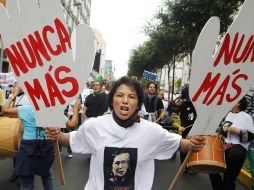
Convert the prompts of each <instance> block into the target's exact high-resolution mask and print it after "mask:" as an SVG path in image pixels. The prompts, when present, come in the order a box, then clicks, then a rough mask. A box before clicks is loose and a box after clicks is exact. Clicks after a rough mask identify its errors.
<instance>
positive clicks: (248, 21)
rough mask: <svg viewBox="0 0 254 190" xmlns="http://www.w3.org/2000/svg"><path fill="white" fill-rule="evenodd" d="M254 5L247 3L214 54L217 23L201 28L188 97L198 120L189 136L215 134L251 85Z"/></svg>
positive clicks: (253, 73)
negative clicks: (224, 118)
mask: <svg viewBox="0 0 254 190" xmlns="http://www.w3.org/2000/svg"><path fill="white" fill-rule="evenodd" d="M253 9H254V1H253V0H246V1H245V3H244V5H243V7H242V8H241V11H240V13H239V15H238V17H237V18H236V19H235V21H234V22H233V23H232V25H231V26H230V28H229V30H228V31H227V33H226V34H225V36H224V39H223V41H222V42H221V43H220V47H219V48H218V50H217V51H216V52H215V54H214V51H215V47H216V43H217V41H218V37H219V31H220V21H219V19H218V18H216V17H213V18H211V19H210V20H209V21H208V22H207V23H206V25H205V26H204V28H203V30H202V32H201V34H200V36H199V38H198V41H197V43H196V46H195V49H194V52H193V59H192V60H193V61H192V71H191V79H190V97H191V100H192V102H193V104H194V106H195V108H196V110H197V113H198V116H197V119H196V121H195V123H194V126H193V128H192V130H191V132H190V135H195V134H203V135H210V134H214V133H215V130H216V128H217V127H218V126H219V123H220V122H221V120H222V119H223V117H224V116H225V115H226V114H227V112H228V111H229V110H230V109H231V108H232V107H233V106H234V105H235V104H236V103H237V102H238V101H239V100H240V99H241V98H242V97H243V96H244V95H245V94H246V93H247V92H248V90H249V89H250V88H251V86H253V84H254V24H253V18H254V12H253Z"/></svg>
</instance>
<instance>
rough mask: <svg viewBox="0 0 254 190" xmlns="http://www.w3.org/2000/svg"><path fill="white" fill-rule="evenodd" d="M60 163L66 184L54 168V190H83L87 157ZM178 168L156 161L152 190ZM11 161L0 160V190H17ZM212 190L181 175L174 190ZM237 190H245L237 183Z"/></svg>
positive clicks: (201, 178)
mask: <svg viewBox="0 0 254 190" xmlns="http://www.w3.org/2000/svg"><path fill="white" fill-rule="evenodd" d="M62 161H63V166H64V172H65V180H66V184H65V185H64V186H61V185H59V180H58V178H57V173H56V170H55V167H53V170H54V178H55V186H56V190H60V189H61V190H83V189H84V186H85V183H86V181H87V179H88V171H89V163H90V162H89V160H88V156H87V155H80V154H76V155H74V157H73V158H67V157H66V156H65V152H63V153H62ZM178 168H179V158H178V157H177V158H176V159H175V160H165V161H156V170H155V178H154V184H153V188H152V190H167V188H168V186H169V184H170V182H171V181H172V179H173V177H174V175H175V174H176V172H177V169H178ZM11 170H12V159H10V158H5V159H0V190H18V189H19V187H18V183H17V182H15V183H10V182H9V181H8V178H9V177H10V175H11ZM35 181H36V182H35V183H36V190H43V188H42V185H41V181H40V179H39V178H36V180H35ZM183 189H184V190H204V189H205V190H212V188H211V185H210V182H209V178H208V175H206V174H195V175H192V176H186V175H183V176H182V178H181V180H180V182H179V183H178V184H177V187H176V190H183ZM236 189H237V190H246V189H247V188H244V187H243V186H242V185H241V184H239V183H237V187H236Z"/></svg>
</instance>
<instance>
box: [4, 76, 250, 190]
mask: <svg viewBox="0 0 254 190" xmlns="http://www.w3.org/2000/svg"><path fill="white" fill-rule="evenodd" d="M251 92H252V91H251ZM143 93H144V96H143ZM165 94H166V93H165V92H164V91H163V90H161V89H159V88H158V86H157V83H156V82H149V83H148V84H146V85H142V84H141V83H140V82H139V81H136V80H132V79H130V78H127V77H123V78H121V79H120V80H118V81H116V82H114V83H112V82H111V83H108V82H106V81H92V82H87V83H86V85H85V87H84V90H83V92H82V93H81V94H80V95H79V96H78V97H77V99H76V100H74V101H73V102H71V103H70V104H69V105H68V106H67V107H66V109H65V111H64V113H63V119H65V122H66V128H65V129H63V130H62V131H61V132H60V131H59V132H58V131H57V130H58V129H54V130H55V131H57V135H53V134H54V133H53V132H52V130H53V129H48V133H47V134H46V133H45V127H46V126H37V125H36V121H35V110H34V108H33V107H32V106H31V104H30V102H29V100H28V98H27V97H26V95H25V94H24V93H23V91H22V89H21V88H20V87H19V85H18V84H14V86H13V90H12V93H10V94H9V97H8V98H7V99H6V101H5V102H3V103H2V107H1V114H2V115H4V116H7V117H16V118H19V119H21V120H22V121H23V123H24V134H23V140H22V141H21V146H20V150H19V151H18V153H17V160H16V159H14V172H13V175H12V176H11V178H10V181H11V182H13V181H15V180H17V179H18V177H19V181H20V187H21V189H26V188H30V189H36V188H35V187H34V175H39V176H41V178H42V181H43V185H44V189H45V190H51V189H54V187H53V178H52V172H51V165H52V163H53V160H54V154H53V149H52V141H49V140H48V138H49V139H50V140H56V139H59V136H60V139H61V144H62V145H64V146H65V147H67V156H68V157H69V158H72V156H73V155H72V151H75V152H79V153H87V154H91V155H92V156H91V162H93V161H92V160H94V159H101V158H99V157H100V156H101V154H99V157H98V155H94V151H96V152H97V151H99V150H98V149H97V147H95V144H93V142H94V143H95V140H96V138H97V137H95V136H94V135H95V134H96V133H98V134H96V135H99V136H100V135H102V136H103V135H105V137H104V138H107V137H108V138H111V139H114V138H115V136H112V134H108V131H107V130H106V129H105V131H104V129H103V128H104V126H101V128H102V129H103V130H101V131H102V132H103V131H104V134H102V132H101V131H100V130H99V129H98V130H97V127H95V125H96V124H97V125H98V126H100V125H103V123H105V122H106V123H107V124H109V123H111V122H112V121H111V120H112V119H113V121H114V122H116V124H117V125H118V126H120V127H123V128H126V129H127V128H130V127H132V128H135V127H134V126H136V125H140V130H141V129H142V130H143V128H144V130H146V129H145V127H144V126H147V128H149V129H150V128H151V129H150V130H151V131H153V132H154V133H155V134H157V133H158V137H159V136H160V135H162V134H163V135H162V136H160V138H161V139H162V137H167V138H169V137H170V138H172V139H173V140H169V141H167V142H162V141H161V142H160V141H159V139H156V140H157V142H158V146H155V147H157V149H158V150H160V152H157V150H156V151H155V149H153V148H150V149H152V150H154V151H155V152H156V153H157V154H158V155H153V157H152V158H161V159H169V158H170V156H173V154H174V153H175V152H176V150H177V149H178V147H179V146H180V149H181V152H180V161H179V163H182V162H183V160H184V158H185V156H186V153H187V150H188V148H187V145H189V143H191V141H189V138H190V137H189V136H188V133H189V131H190V130H191V128H192V125H193V124H194V122H195V119H196V117H197V113H196V111H195V108H194V106H193V104H192V102H191V100H190V98H189V89H188V86H185V87H183V88H182V90H181V93H180V94H179V95H178V97H176V96H174V97H173V96H172V97H169V95H168V96H167V97H168V98H167V99H165V96H164V95H165ZM125 96H126V97H125ZM246 96H247V97H246V99H247V100H248V101H249V102H250V103H252V102H253V99H254V98H253V94H252V95H251V94H250V93H249V94H247V95H246ZM246 99H245V98H243V99H242V100H241V101H240V102H239V103H237V104H236V105H235V106H234V107H233V108H232V110H231V111H230V112H229V113H228V115H227V116H226V117H225V119H224V120H223V122H225V121H230V122H232V126H231V127H230V128H227V129H224V131H223V130H221V131H220V132H218V131H217V133H221V134H223V135H224V138H225V144H226V146H227V145H232V146H228V147H229V148H226V150H225V155H226V164H227V170H226V172H225V173H224V176H221V175H220V174H214V175H209V176H210V179H211V185H212V187H213V189H217V190H218V189H219V188H221V189H224V190H229V189H230V190H234V189H235V181H236V177H237V176H238V174H239V172H240V169H241V168H242V165H243V163H244V161H245V158H246V156H247V155H248V157H249V160H250V171H251V174H252V175H254V161H253V160H254V140H253V139H254V135H253V133H254V125H253V120H252V118H253V104H251V105H250V106H248V101H247V100H246ZM247 112H248V113H247ZM129 113H131V114H129ZM111 116H112V118H111ZM173 117H174V118H177V119H178V120H179V123H180V127H179V128H178V130H177V132H179V134H181V135H182V138H179V136H175V135H176V134H172V133H171V132H170V130H168V129H169V128H167V127H170V126H171V127H172V126H173ZM93 118H98V121H97V120H94V119H93ZM140 118H142V119H144V120H142V119H140ZM236 118H239V120H238V119H236ZM145 120H148V121H145ZM147 122H150V123H153V124H148V123H147ZM85 125H86V126H87V127H86V128H87V129H86V128H84V127H83V126H85ZM160 125H161V127H160V128H161V129H159V131H157V129H156V128H158V126H160ZM141 126H142V127H141ZM149 126H150V127H149ZM108 127H110V125H109V126H108ZM92 128H94V129H92ZM132 128H131V129H132ZM163 128H164V129H167V130H165V131H164V129H163ZM90 130H91V131H90ZM93 130H95V131H93ZM160 130H163V131H160ZM99 131H100V132H99ZM134 131H135V130H134ZM135 133H137V131H136V132H135ZM135 133H134V132H133V134H132V135H133V136H137V135H138V134H135ZM146 133H148V134H149V132H147V131H146ZM67 134H70V135H67ZM83 134H86V135H87V136H86V142H84V141H83V140H82V135H83ZM90 134H91V135H90ZM159 134H160V135H159ZM47 135H48V136H47ZM153 135H154V134H153ZM170 135H172V136H170ZM142 139H145V138H142ZM233 139H234V140H233ZM125 140H126V141H127V142H128V143H130V142H131V143H133V141H131V140H130V139H125ZM125 140H123V141H125ZM149 140H150V139H149V138H148V139H147V142H148V141H149ZM193 141H194V143H193V144H191V145H192V146H190V147H191V148H192V149H193V150H195V151H198V150H200V149H201V147H202V146H203V141H204V139H202V138H201V137H199V136H198V137H195V138H193ZM45 142H46V143H45ZM107 142H108V141H107ZM110 142H111V141H110ZM114 143H116V144H114ZM160 143H166V144H168V145H170V146H172V147H174V148H172V147H171V148H168V149H167V148H166V149H162V148H161V147H159V146H160ZM110 145H111V146H113V147H117V146H119V147H121V146H122V145H121V143H120V144H119V145H118V144H117V141H112V144H110ZM131 146H134V145H133V144H131ZM136 146H139V145H136ZM38 147H39V148H38ZM106 148H108V147H106ZM106 148H105V151H106ZM139 148H140V147H139ZM27 150H32V151H30V152H33V154H34V158H33V160H25V161H24V157H25V156H26V155H25V154H26V153H25V152H27ZM38 150H44V153H43V156H42V157H43V158H45V159H48V160H51V161H52V162H48V163H45V165H42V164H41V167H43V169H44V170H40V171H32V169H31V167H30V166H31V163H33V164H36V163H43V160H37V159H38V156H37V155H38V154H40V156H41V154H42V152H38ZM107 151H108V152H109V153H110V154H113V155H114V157H113V158H110V157H109V158H107V159H108V160H107V161H109V160H111V162H112V163H113V164H111V166H114V165H115V166H114V167H115V168H118V167H119V166H118V165H119V164H118V163H125V164H126V165H125V166H124V167H125V169H123V172H122V173H124V174H125V173H127V171H128V172H130V171H129V170H130V168H131V167H132V168H131V169H132V170H133V167H134V169H135V167H136V164H137V163H136V162H137V160H135V159H137V158H136V156H137V155H136V154H137V150H136V149H126V148H125V149H123V148H114V149H111V148H108V149H107ZM28 152H29V151H28ZM153 153H154V152H153ZM165 153H167V156H166V154H165ZM62 154H63V153H62ZM105 154H106V153H105ZM151 154H152V152H151ZM231 157H234V158H236V159H231ZM40 158H41V157H40ZM104 159H106V158H104ZM152 160H153V159H151V160H150V161H151V162H152ZM104 161H105V160H104ZM123 165H124V164H123ZM111 166H110V165H109V166H108V167H111ZM236 166H237V167H236ZM94 167H95V166H94V165H93V164H92V163H91V169H90V170H93V168H94ZM103 167H105V166H103ZM109 171H110V169H109ZM112 171H113V173H110V172H109V173H107V172H108V171H104V172H105V173H104V175H105V176H107V175H108V179H101V180H102V181H103V180H104V181H105V184H104V185H105V189H110V188H112V187H113V186H114V184H118V186H119V184H120V186H121V185H122V186H123V187H125V186H128V187H129V188H130V189H133V188H134V186H135V184H134V181H133V175H135V171H131V172H132V173H129V174H128V177H127V175H122V176H121V174H120V173H117V169H115V172H114V169H113V170H112ZM133 172H134V173H133ZM142 172H144V171H142ZM185 173H186V174H187V175H193V172H191V171H189V170H188V169H187V168H186V169H185ZM127 178H128V180H130V182H128V184H127V185H126V183H125V182H124V183H122V182H120V181H118V180H126V179H127ZM129 178H131V179H129ZM106 181H107V183H106ZM115 181H116V182H115ZM112 182H115V183H112ZM93 183H95V181H94V179H93V178H91V179H89V183H88V185H87V186H90V185H91V184H93ZM139 183H142V180H141V181H139ZM97 185H98V184H97ZM101 185H102V184H101ZM143 185H144V187H148V186H149V184H146V185H145V184H143ZM106 186H107V187H106ZM252 189H254V184H252Z"/></svg>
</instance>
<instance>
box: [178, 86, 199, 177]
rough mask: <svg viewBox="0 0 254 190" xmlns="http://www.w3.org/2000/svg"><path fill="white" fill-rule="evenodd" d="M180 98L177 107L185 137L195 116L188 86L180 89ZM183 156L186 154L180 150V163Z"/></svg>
mask: <svg viewBox="0 0 254 190" xmlns="http://www.w3.org/2000/svg"><path fill="white" fill-rule="evenodd" d="M181 99H182V103H181V105H180V107H179V116H180V120H181V131H182V137H183V138H184V139H186V138H187V137H188V134H189V132H190V130H191V128H192V126H193V124H194V122H195V120H196V118H197V112H196V110H195V108H194V106H193V104H192V102H191V100H190V97H189V87H188V86H186V87H185V88H183V89H182V92H181ZM185 157H186V154H185V153H182V152H181V153H180V160H181V164H182V163H183V161H184V159H185ZM185 173H190V171H188V170H187V168H186V169H185Z"/></svg>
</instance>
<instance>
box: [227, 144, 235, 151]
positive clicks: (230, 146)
mask: <svg viewBox="0 0 254 190" xmlns="http://www.w3.org/2000/svg"><path fill="white" fill-rule="evenodd" d="M236 145H237V144H232V143H230V144H225V150H226V149H228V148H232V147H234V146H236Z"/></svg>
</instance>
